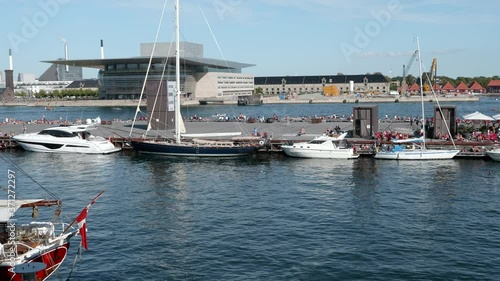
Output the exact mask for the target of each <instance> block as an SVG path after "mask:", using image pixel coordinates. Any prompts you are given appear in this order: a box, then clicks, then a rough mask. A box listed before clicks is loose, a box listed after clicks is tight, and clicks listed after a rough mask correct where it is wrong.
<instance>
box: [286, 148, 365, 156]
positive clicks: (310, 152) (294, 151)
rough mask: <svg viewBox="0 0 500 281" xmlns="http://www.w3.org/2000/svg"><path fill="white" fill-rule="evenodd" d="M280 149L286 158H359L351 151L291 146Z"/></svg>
mask: <svg viewBox="0 0 500 281" xmlns="http://www.w3.org/2000/svg"><path fill="white" fill-rule="evenodd" d="M281 149H282V150H283V152H284V153H285V154H286V155H287V156H291V157H297V158H324V159H355V158H358V157H359V154H355V153H354V151H353V150H352V149H335V150H320V149H300V148H294V147H293V146H281Z"/></svg>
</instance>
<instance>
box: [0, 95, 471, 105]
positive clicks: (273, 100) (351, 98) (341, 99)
mask: <svg viewBox="0 0 500 281" xmlns="http://www.w3.org/2000/svg"><path fill="white" fill-rule="evenodd" d="M479 99H480V96H478V95H464V94H460V95H440V96H439V97H438V100H439V101H440V102H470V101H479ZM435 100H436V99H435V98H434V97H433V96H431V95H428V96H426V97H424V101H426V102H428V101H435ZM386 102H421V97H420V96H410V97H400V96H389V95H386V96H365V97H356V96H355V95H340V96H336V97H328V96H323V95H321V94H305V95H297V96H296V97H295V98H293V99H280V98H279V97H278V96H271V97H264V98H263V104H304V103H353V104H355V103H361V104H362V103H386ZM137 104H138V100H59V99H38V100H27V101H15V102H3V103H2V105H3V106H38V107H65V106H68V107H75V106H76V107H80V106H87V107H101V106H102V107H106V106H109V107H136V106H137ZM224 104H225V105H235V104H237V98H236V97H234V98H233V99H231V98H227V99H224ZM181 105H182V106H198V105H200V104H199V101H198V100H195V99H193V100H181ZM141 106H146V101H145V100H143V101H142V102H141Z"/></svg>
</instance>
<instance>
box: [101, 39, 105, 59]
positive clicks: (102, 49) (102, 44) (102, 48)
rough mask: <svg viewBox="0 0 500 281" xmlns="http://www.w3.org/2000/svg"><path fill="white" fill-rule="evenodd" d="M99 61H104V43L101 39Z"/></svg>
mask: <svg viewBox="0 0 500 281" xmlns="http://www.w3.org/2000/svg"><path fill="white" fill-rule="evenodd" d="M101 59H102V60H103V59H104V42H103V40H102V39H101Z"/></svg>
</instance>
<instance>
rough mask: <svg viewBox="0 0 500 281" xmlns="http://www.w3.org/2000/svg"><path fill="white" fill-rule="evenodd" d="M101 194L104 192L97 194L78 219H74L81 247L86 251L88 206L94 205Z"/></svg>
mask: <svg viewBox="0 0 500 281" xmlns="http://www.w3.org/2000/svg"><path fill="white" fill-rule="evenodd" d="M103 192H104V191H101V193H99V195H97V196H96V198H94V200H92V202H90V204H89V205H88V206H87V207H85V208H84V209H83V210H82V212H81V213H80V214H79V215H78V217H76V222H77V223H78V229H79V230H78V231H79V232H80V236H81V237H82V245H83V247H84V248H85V249H86V250H88V249H89V248H88V245H87V222H86V221H87V213H88V212H89V208H90V206H92V205H94V203H95V201H96V200H97V199H98V198H99V197H101V195H102V193H103Z"/></svg>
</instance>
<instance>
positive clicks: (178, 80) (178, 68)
mask: <svg viewBox="0 0 500 281" xmlns="http://www.w3.org/2000/svg"><path fill="white" fill-rule="evenodd" d="M179 14H180V13H179V0H176V1H175V99H174V102H175V142H176V143H180V142H181V132H180V129H181V128H180V118H182V117H181V66H180V43H179V40H180V39H179V38H180V35H179V22H180V20H179Z"/></svg>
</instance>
